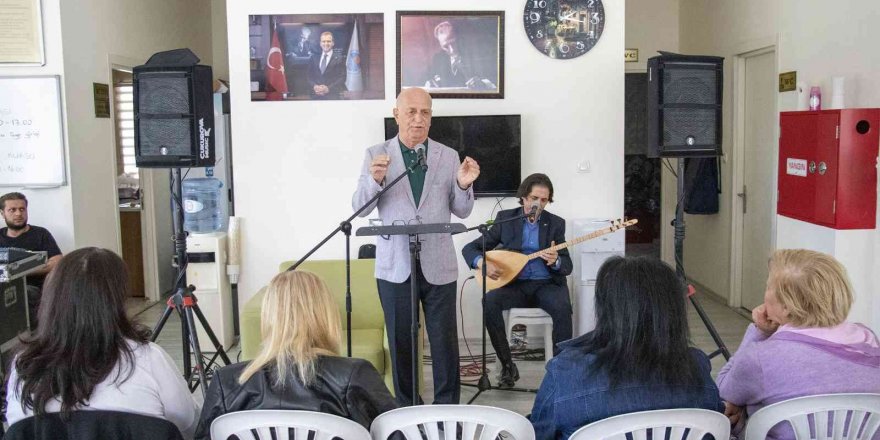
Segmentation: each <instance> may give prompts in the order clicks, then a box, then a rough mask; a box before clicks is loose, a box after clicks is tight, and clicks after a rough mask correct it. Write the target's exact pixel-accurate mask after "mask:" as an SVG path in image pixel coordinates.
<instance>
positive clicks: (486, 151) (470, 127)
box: [385, 115, 521, 197]
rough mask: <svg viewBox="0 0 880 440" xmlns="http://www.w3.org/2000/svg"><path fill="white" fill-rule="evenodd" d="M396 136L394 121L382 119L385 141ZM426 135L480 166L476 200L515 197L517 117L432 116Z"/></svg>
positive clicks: (475, 191) (518, 121)
mask: <svg viewBox="0 0 880 440" xmlns="http://www.w3.org/2000/svg"><path fill="white" fill-rule="evenodd" d="M396 135H397V123H396V122H395V121H394V118H385V139H391V138H392V137H394V136H396ZM428 136H429V137H430V138H431V139H433V140H435V141H437V142H440V143H442V144H445V145H447V146H448V147H450V148H452V149H454V150H455V151H458V158H459V160H462V159H464V157H465V156H470V157H472V158H474V160H476V161H477V163H479V164H480V177H479V178H478V179H477V181H476V182H474V196H476V197H508V196H514V195H516V190H517V188H518V187H519V183H520V162H521V160H520V150H521V148H520V146H521V142H520V115H493V116H435V117H433V118H431V129H430V130H429V132H428Z"/></svg>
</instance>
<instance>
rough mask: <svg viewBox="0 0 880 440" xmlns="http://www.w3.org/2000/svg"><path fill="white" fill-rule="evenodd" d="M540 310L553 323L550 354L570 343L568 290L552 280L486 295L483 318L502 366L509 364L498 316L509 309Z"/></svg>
mask: <svg viewBox="0 0 880 440" xmlns="http://www.w3.org/2000/svg"><path fill="white" fill-rule="evenodd" d="M523 307H540V308H542V309H544V311H545V312H547V314H548V315H550V317H551V318H552V319H553V354H554V355H555V354H557V353H558V349H557V348H556V344H558V343H560V342H562V341H566V340H569V339H571V331H572V330H571V299H570V298H569V297H568V286H565V285H561V286H560V285H558V284H556V283H554V282H553V280H516V281H514V282H513V283H510V284H508V285H506V286H504V287H499V288H498V289H495V290H491V291H489V292H488V293H486V302H485V304H483V314H484V316H485V318H486V330H487V332H488V333H489V338H490V339H491V340H492V347H494V348H495V354H496V355H497V356H498V360H499V361H500V362H501V363H502V364H507V363H510V361H511V356H510V342H509V341H508V340H507V332H506V331H505V328H504V316H503V315H502V312H503V311H505V310H509V309H513V308H523Z"/></svg>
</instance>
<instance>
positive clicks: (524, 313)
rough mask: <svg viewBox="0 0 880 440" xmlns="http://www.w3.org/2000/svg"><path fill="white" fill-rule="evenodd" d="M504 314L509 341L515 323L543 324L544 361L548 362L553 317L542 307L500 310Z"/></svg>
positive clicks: (550, 354)
mask: <svg viewBox="0 0 880 440" xmlns="http://www.w3.org/2000/svg"><path fill="white" fill-rule="evenodd" d="M502 315H503V316H504V323H505V327H507V341H508V342H510V336H511V333H512V332H513V326H515V325H517V324H523V325H526V326H529V325H539V324H541V325H545V326H546V328H545V329H544V363H547V362H550V359H552V358H553V318H551V317H550V315H548V314H547V312H545V311H544V309H542V308H538V307H536V308H522V309H510V310H505V311H504V312H502Z"/></svg>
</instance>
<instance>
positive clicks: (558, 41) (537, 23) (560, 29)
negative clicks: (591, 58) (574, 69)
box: [523, 0, 605, 59]
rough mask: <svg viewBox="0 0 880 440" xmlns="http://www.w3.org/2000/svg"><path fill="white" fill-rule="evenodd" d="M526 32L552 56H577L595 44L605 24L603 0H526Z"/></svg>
mask: <svg viewBox="0 0 880 440" xmlns="http://www.w3.org/2000/svg"><path fill="white" fill-rule="evenodd" d="M523 21H524V23H525V29H526V35H528V36H529V40H531V42H532V44H533V45H534V46H535V48H536V49H538V50H539V51H540V52H541V53H543V54H544V55H547V56H548V57H550V58H561V59H569V58H577V57H579V56H581V55H583V54H585V53H587V52H589V51H590V49H592V48H593V46H595V45H596V43H598V42H599V38H600V37H601V36H602V30H603V29H604V28H605V8H604V7H603V6H602V0H527V1H526V7H525V10H524V11H523Z"/></svg>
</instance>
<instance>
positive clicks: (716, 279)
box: [663, 0, 778, 298]
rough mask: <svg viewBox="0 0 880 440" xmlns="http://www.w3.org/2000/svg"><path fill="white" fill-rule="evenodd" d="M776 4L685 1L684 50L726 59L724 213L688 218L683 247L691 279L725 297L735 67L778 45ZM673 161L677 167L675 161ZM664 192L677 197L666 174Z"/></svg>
mask: <svg viewBox="0 0 880 440" xmlns="http://www.w3.org/2000/svg"><path fill="white" fill-rule="evenodd" d="M776 3H777V2H775V1H766V0H740V1H736V2H728V1H721V0H681V9H680V11H681V18H680V22H679V25H680V31H681V33H680V44H681V52H682V53H686V54H694V55H718V56H723V57H725V60H724V107H723V112H722V113H723V119H724V120H723V124H722V130H723V139H722V146H723V149H724V157H723V159H722V166H721V177H722V184H721V185H722V193H721V199H720V212H719V213H718V214H716V215H703V216H694V215H685V222H686V225H687V229H686V234H687V236H686V238H685V249H684V262H685V269H686V271H687V274H688V276H689V277H690V278H692V279H693V280H695V281H696V282H698V283H700V284H701V285H703V286H705V287H707V288H709V289H710V290H712V291H713V292H715V293H717V294H718V295H720V296H722V297H724V298H727V297H728V296H729V294H730V252H731V251H730V249H731V242H730V233H731V202H732V200H731V197H732V196H733V195H734V194H735V193H736V191H734V188H733V173H732V165H733V136H732V135H733V126H732V122H733V99H732V96H733V95H732V91H733V79H734V78H733V69H732V68H733V65H734V57H735V55H737V54H740V53H745V52H748V51H751V50H756V49H759V48H762V47H766V46H767V45H768V44H769V45H772V44H774V43H775V41H776V33H777V26H778V25H777V19H776V16H777V13H776ZM672 163H673V166H675V161H674V160H673V161H672ZM663 191H664V193H663V194H664V195H666V194H667V193H671V194H675V178H674V177H673V176H671V175H670V174H669V173H668V172H667V173H666V174H664V181H663ZM674 210H675V198H674V197H666V198H664V200H663V211H664V217H663V218H664V219H671V218H673V217H674V214H675V212H674ZM667 221H668V220H667ZM768 227H769V226H768ZM669 238H670V240H667V242H666V243H664V244H665V245H666V247H665V249H664V255H667V256H668V255H671V253H672V243H671V238H672V237H671V234H669Z"/></svg>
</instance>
